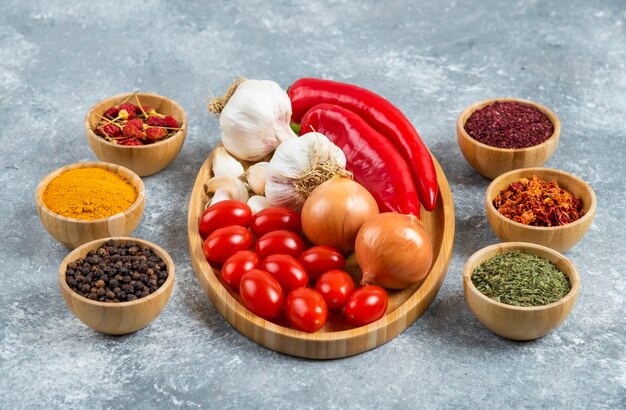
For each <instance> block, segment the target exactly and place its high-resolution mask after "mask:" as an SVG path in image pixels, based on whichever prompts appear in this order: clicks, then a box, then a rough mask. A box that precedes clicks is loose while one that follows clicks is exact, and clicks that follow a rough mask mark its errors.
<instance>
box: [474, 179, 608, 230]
mask: <svg viewBox="0 0 626 410" xmlns="http://www.w3.org/2000/svg"><path fill="white" fill-rule="evenodd" d="M537 171H542V172H546V171H547V172H548V173H549V174H554V175H555V177H554V178H553V179H554V180H556V181H557V182H559V180H558V179H557V177H556V176H558V177H563V176H567V177H569V178H571V179H573V180H574V181H576V183H577V184H578V185H579V186H580V187H582V188H583V189H584V190H586V191H587V192H588V193H589V194H590V196H591V203H590V204H589V208H588V209H587V210H586V211H585V214H584V215H583V216H582V217H581V218H579V219H577V220H576V221H574V222H570V223H568V224H565V225H558V226H532V225H524V224H523V223H520V222H516V221H514V220H512V219H509V218H507V217H506V216H504V215H502V214H501V213H500V212H498V210H497V209H496V207H495V206H493V203H492V202H493V198H491V197H492V196H493V193H492V191H493V190H494V189H495V185H496V184H497V183H499V182H501V181H502V180H504V179H505V178H507V177H510V176H511V175H512V174H517V173H529V174H532V173H533V172H537ZM531 176H532V175H531ZM509 184H510V183H509ZM559 186H560V182H559ZM485 205H486V207H487V208H488V210H487V212H490V213H492V214H494V215H495V216H496V218H498V219H499V220H500V221H503V222H506V223H511V224H513V225H516V226H519V227H523V228H526V229H529V230H531V231H537V232H539V231H556V230H559V229H565V228H571V227H574V226H577V225H581V224H583V223H586V222H587V220H588V219H593V218H594V216H595V214H596V206H597V198H596V194H595V192H594V191H593V189H592V188H591V185H589V184H588V183H586V182H585V181H584V180H583V179H582V178H580V177H577V176H576V175H574V174H571V173H569V172H567V171H563V170H560V169H556V168H543V167H533V168H520V169H514V170H512V171H508V172H505V173H504V174H501V175H498V176H497V177H495V178H494V179H493V181H491V183H490V184H489V186H488V187H487V190H486V191H485Z"/></svg>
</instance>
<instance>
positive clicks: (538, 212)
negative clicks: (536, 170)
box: [493, 175, 585, 226]
mask: <svg viewBox="0 0 626 410" xmlns="http://www.w3.org/2000/svg"><path fill="white" fill-rule="evenodd" d="M493 206H494V207H495V208H496V209H497V210H498V212H500V214H502V215H503V216H505V217H507V218H509V219H511V220H513V221H515V222H519V223H521V224H524V225H531V226H559V225H565V224H568V223H570V222H574V221H576V220H578V219H580V217H582V216H583V215H584V214H585V212H584V210H583V204H582V201H581V200H580V198H579V197H577V196H575V195H573V194H572V193H571V192H569V191H566V190H565V189H563V188H561V187H560V186H559V184H558V183H557V182H556V181H554V180H553V181H550V182H546V181H543V180H541V179H539V178H537V177H536V176H535V175H533V177H532V179H530V180H529V179H528V178H521V179H518V180H517V181H515V182H513V183H511V184H510V185H509V186H508V188H507V189H505V190H504V191H502V192H501V193H500V195H498V196H497V197H496V198H495V199H494V200H493Z"/></svg>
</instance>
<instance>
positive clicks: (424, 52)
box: [0, 0, 626, 409]
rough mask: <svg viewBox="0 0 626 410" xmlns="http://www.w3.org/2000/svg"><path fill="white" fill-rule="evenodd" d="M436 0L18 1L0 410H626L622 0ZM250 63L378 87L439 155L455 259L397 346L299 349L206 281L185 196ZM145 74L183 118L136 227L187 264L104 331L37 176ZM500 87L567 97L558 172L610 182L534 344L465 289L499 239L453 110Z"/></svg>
mask: <svg viewBox="0 0 626 410" xmlns="http://www.w3.org/2000/svg"><path fill="white" fill-rule="evenodd" d="M417 3H419V5H418V4H417ZM421 3H425V2H409V1H404V2H403V1H394V0H391V1H385V2H376V1H357V0H350V1H340V0H335V1H329V2H321V1H314V0H311V1H307V2H296V1H290V0H281V1H272V2H266V1H260V0H256V1H249V2H234V1H221V2H218V1H209V2H202V1H192V2H184V3H183V2H168V1H159V0H146V1H141V2H134V1H127V2H119V3H118V2H108V1H107V2H102V1H96V2H88V1H77V2H65V1H60V0H52V1H28V2H27V1H18V0H2V1H1V2H0V98H1V100H2V109H1V110H0V124H1V126H0V142H1V145H0V167H1V169H2V171H1V172H0V186H1V189H0V207H1V209H2V212H1V213H0V237H1V246H0V260H2V268H1V269H0V281H1V284H2V291H1V292H0V407H3V408H47V409H49V408H113V409H117V408H128V407H131V406H132V407H133V408H137V409H144V408H145V409H148V408H150V409H151V408H179V407H180V408H211V407H213V408H293V407H303V408H331V409H332V408H407V407H415V408H458V407H471V408H476V407H494V408H502V407H510V408H537V407H542V408H619V407H621V408H624V407H625V406H626V399H625V398H626V352H625V346H626V314H625V311H624V294H626V286H625V285H624V284H625V283H626V279H625V276H624V268H625V266H626V256H625V254H626V245H625V244H626V234H625V233H624V232H625V231H624V229H623V225H624V222H623V221H624V211H625V210H626V195H625V194H624V192H625V191H626V166H625V165H624V161H625V159H626V152H625V151H626V140H625V138H626V137H625V134H624V130H625V129H626V67H625V65H626V4H625V3H624V2H623V1H622V0H613V1H609V0H607V1H603V2H589V1H581V0H573V1H560V2H556V1H555V2H541V1H518V2H501V1H497V0H485V1H478V0H473V1H462V2H461V1H452V0H446V1H432V2H428V4H421ZM548 3H550V4H548ZM236 75H244V76H247V77H250V78H267V79H273V80H275V81H277V82H279V83H280V84H281V85H283V86H284V87H287V86H288V85H289V84H290V83H292V82H293V81H294V80H295V79H297V78H299V77H301V76H318V77H325V78H332V79H337V80H344V81H348V82H352V83H356V84H359V85H362V86H365V87H367V88H370V89H372V90H374V91H376V92H378V93H380V94H382V95H384V96H385V97H387V98H388V99H390V100H391V101H392V102H394V103H395V104H396V105H397V106H398V107H400V108H401V109H402V110H403V111H404V112H405V113H406V115H407V116H408V117H409V118H410V119H411V120H412V121H413V123H414V124H415V125H416V127H417V129H418V130H419V131H420V133H421V135H422V137H423V139H424V140H425V142H426V143H427V144H428V146H429V147H430V148H431V149H432V151H433V153H434V154H435V155H436V156H437V158H438V159H439V161H440V163H441V165H442V167H443V169H444V170H445V172H446V175H447V176H448V179H449V181H450V184H451V186H452V191H453V196H454V201H455V206H456V227H457V230H456V236H455V249H454V255H453V258H452V263H451V265H450V269H449V271H448V274H447V277H446V280H445V282H444V283H443V287H442V289H441V291H440V293H439V295H438V296H437V298H436V300H435V301H434V303H433V304H432V305H431V307H430V309H429V310H428V311H427V312H426V313H425V314H424V316H423V317H422V318H421V319H419V320H418V321H417V322H416V323H415V324H414V325H413V326H411V327H410V328H408V329H407V330H406V331H405V332H404V333H402V334H401V335H399V336H398V337H397V338H395V339H394V340H393V341H391V342H389V343H387V344H386V345H384V346H382V347H380V348H377V349H375V350H373V351H370V352H367V353H364V354H361V355H358V356H355V357H351V358H347V359H343V360H334V361H309V360H303V359H298V358H293V357H288V356H285V355H282V354H279V353H276V352H273V351H271V350H268V349H266V348H264V347H261V346H259V345H257V344H255V343H254V342H251V341H250V340H248V339H247V338H245V337H244V336H242V335H241V334H239V333H238V332H237V331H236V330H234V329H233V328H231V327H230V326H229V325H228V324H227V323H226V322H225V321H224V320H223V319H222V318H221V316H220V315H219V314H218V313H217V312H216V310H215V309H214V308H213V306H212V305H211V303H210V302H209V301H208V299H207V297H206V296H205V294H204V293H203V292H202V290H201V288H200V286H199V284H198V281H197V280H196V277H195V275H194V272H193V269H192V267H191V262H190V259H189V254H188V245H187V227H186V218H187V201H188V199H189V195H190V191H191V187H192V184H193V180H194V178H195V174H196V172H197V170H198V169H199V167H200V165H201V164H202V162H203V161H204V159H205V158H206V156H207V154H208V153H209V152H210V150H211V149H212V148H213V147H214V146H215V144H216V143H217V142H218V141H219V137H220V133H219V129H218V126H217V121H216V120H215V119H214V118H212V117H210V116H209V115H208V114H207V111H206V108H205V104H206V102H207V100H208V97H209V95H210V94H211V93H220V92H222V91H223V90H225V88H226V87H227V85H228V84H229V82H230V81H231V80H232V79H233V77H234V76H236ZM134 89H141V90H144V91H150V92H157V93H159V94H163V95H166V96H169V97H171V98H173V99H175V100H176V101H178V102H179V103H180V104H182V106H183V107H184V108H185V109H186V111H187V113H188V118H189V133H188V139H187V142H186V144H185V146H184V147H183V150H182V151H181V153H180V155H179V156H178V158H177V159H176V160H175V161H174V162H173V163H172V164H171V166H170V167H169V168H168V169H167V170H165V171H163V172H161V173H160V174H158V175H155V176H152V177H148V178H145V186H146V196H147V199H146V209H145V214H144V217H143V220H142V221H141V224H140V226H139V228H138V229H137V230H136V231H135V233H134V234H135V235H136V236H137V237H140V238H144V239H147V240H151V241H154V242H157V243H158V244H160V245H161V246H163V247H164V248H165V249H167V250H168V251H169V252H170V254H171V256H172V257H173V258H174V260H175V262H176V264H177V270H178V271H177V277H176V285H175V288H174V292H173V294H172V298H171V300H170V302H169V304H168V306H167V307H166V308H165V310H164V311H163V313H162V314H161V316H159V317H158V318H157V319H156V320H155V321H154V322H153V323H152V324H151V325H150V326H149V327H147V328H145V329H143V330H142V331H140V332H138V333H136V334H132V335H129V336H124V337H108V336H104V335H100V334H97V333H95V332H94V331H92V330H91V329H89V328H87V327H86V326H85V325H83V324H82V323H80V322H79V321H78V320H77V319H76V318H75V317H74V316H73V315H72V314H71V313H70V311H69V310H68V309H67V308H66V306H65V303H64V301H63V299H62V297H61V295H60V292H59V289H58V283H57V269H58V264H59V263H60V261H61V260H62V259H63V257H64V256H65V255H66V253H67V250H66V249H65V248H63V247H62V246H61V245H59V244H58V243H56V242H55V241H54V240H53V239H52V238H51V237H50V236H49V235H48V234H47V233H46V231H45V230H44V228H43V226H42V225H41V223H40V221H39V219H38V217H37V214H36V212H35V206H34V191H35V187H36V185H37V183H38V181H39V180H40V179H41V178H42V177H43V176H44V175H46V174H47V173H48V172H50V171H51V170H53V169H55V168H57V167H60V166H63V165H66V164H70V163H73V162H78V161H88V160H94V159H95V157H94V155H93V154H92V152H91V151H90V149H89V146H88V144H87V142H86V140H85V137H84V132H83V119H84V116H85V113H86V112H87V110H88V109H89V107H90V106H91V105H92V104H94V103H95V102H97V101H98V100H100V99H102V98H104V97H107V96H110V95H113V94H117V93H121V92H126V91H129V90H134ZM498 96H515V97H520V98H527V99H531V100H535V101H538V102H540V103H543V104H545V105H547V106H548V107H551V108H552V109H553V110H554V111H556V113H557V114H558V115H559V117H560V119H561V121H562V126H563V129H562V134H561V141H560V144H559V147H558V149H557V152H556V154H555V156H554V157H553V158H552V160H551V161H550V162H549V163H548V166H550V167H554V168H559V169H564V170H566V171H569V172H572V173H574V174H576V175H578V176H580V177H582V178H583V179H585V180H586V181H588V182H589V183H590V184H591V185H592V186H593V188H594V190H595V192H596V194H597V196H598V213H597V217H596V219H595V222H594V224H593V226H592V227H591V230H590V231H589V233H588V234H587V236H586V237H585V238H584V240H583V241H582V242H581V243H579V244H578V245H577V246H575V247H574V248H573V249H571V250H570V251H569V252H568V253H567V256H568V257H569V258H571V260H572V261H573V262H574V263H575V264H576V265H577V267H578V269H579V271H580V273H581V279H582V291H581V293H580V297H579V299H578V303H577V305H576V306H575V308H574V310H573V312H572V314H571V315H570V317H569V318H568V319H567V321H566V322H565V323H564V324H563V325H562V326H561V327H560V328H559V329H558V330H557V331H555V332H552V333H551V334H549V335H547V336H546V337H544V338H543V339H540V340H537V341H533V342H528V343H516V342H511V341H507V340H504V339H501V338H499V337H497V336H494V335H493V334H491V333H490V332H489V331H488V330H487V329H485V328H484V327H483V326H482V325H481V324H480V323H479V322H478V321H477V320H476V319H475V318H474V316H473V315H472V314H471V312H470V311H469V309H468V307H467V306H466V304H465V302H464V299H463V290H462V281H461V275H462V268H463V264H464V263H465V261H466V259H467V258H468V257H469V256H470V255H471V254H472V253H473V252H475V251H477V250H478V249H480V248H482V247H483V246H486V245H489V244H492V243H495V242H497V238H496V237H495V236H494V235H493V233H492V232H491V230H490V228H489V225H488V223H487V220H486V218H485V213H484V209H483V195H484V191H485V188H486V187H487V185H488V182H489V181H487V180H486V179H484V178H482V177H481V176H479V175H478V174H477V173H475V172H474V171H473V170H472V169H471V168H470V167H469V165H468V164H467V163H466V162H465V160H464V159H463V157H462V156H461V153H460V151H459V149H458V147H457V144H456V137H455V132H454V123H455V119H456V116H457V115H458V113H459V112H460V111H461V110H462V109H463V107H465V106H467V105H469V104H470V103H472V102H475V101H477V100H481V99H486V98H492V97H498Z"/></svg>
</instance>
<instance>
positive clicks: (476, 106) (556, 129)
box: [456, 97, 561, 153]
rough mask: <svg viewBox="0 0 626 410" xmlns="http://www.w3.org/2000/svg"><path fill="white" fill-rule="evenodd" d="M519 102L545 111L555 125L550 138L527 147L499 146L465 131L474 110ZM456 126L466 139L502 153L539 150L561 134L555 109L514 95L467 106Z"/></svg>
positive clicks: (458, 118) (559, 122)
mask: <svg viewBox="0 0 626 410" xmlns="http://www.w3.org/2000/svg"><path fill="white" fill-rule="evenodd" d="M498 101H500V102H518V103H521V104H525V105H530V106H531V107H534V108H537V109H538V110H539V111H541V112H542V113H544V114H545V115H546V116H547V117H548V119H549V120H550V122H552V125H553V126H554V131H553V132H552V135H550V137H548V139H546V140H545V141H543V142H542V143H540V144H537V145H531V146H530V147H526V148H499V147H494V146H491V145H487V144H484V143H482V142H480V141H478V140H476V139H474V138H473V137H472V136H471V135H469V134H468V133H467V131H465V123H466V122H467V119H469V117H470V116H471V115H472V114H473V113H474V111H476V110H478V109H480V108H483V107H486V106H488V105H490V104H493V103H495V102H498ZM464 117H465V121H462V119H463V118H464ZM456 128H457V130H458V132H459V133H460V135H461V136H462V137H463V138H464V139H465V140H468V141H470V142H471V143H472V144H474V145H477V146H479V147H481V148H484V149H488V150H491V151H494V152H500V153H518V152H525V153H527V152H531V151H535V150H539V149H541V148H543V147H545V146H546V145H548V144H550V143H552V141H553V140H555V139H557V140H558V138H559V136H560V135H561V121H560V120H559V117H558V116H557V115H556V114H555V113H554V111H552V110H551V109H549V108H548V107H546V106H544V105H541V104H539V103H536V102H534V101H531V100H524V99H521V98H514V97H504V98H491V99H488V100H482V101H478V102H476V103H474V104H472V105H470V106H468V107H466V108H465V109H464V110H463V111H461V113H460V114H459V116H458V117H457V120H456Z"/></svg>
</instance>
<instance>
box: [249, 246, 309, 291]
mask: <svg viewBox="0 0 626 410" xmlns="http://www.w3.org/2000/svg"><path fill="white" fill-rule="evenodd" d="M261 269H263V270H264V271H266V272H269V274H270V275H272V276H273V277H274V279H276V280H277V281H278V283H280V287H281V288H283V291H284V292H285V293H289V292H291V291H292V290H294V289H296V288H301V287H303V286H306V285H307V284H308V283H309V275H307V274H306V271H305V270H304V267H303V266H302V264H301V263H300V262H298V260H297V259H296V258H294V257H293V256H289V255H270V256H268V257H267V258H265V259H263V262H261Z"/></svg>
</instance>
